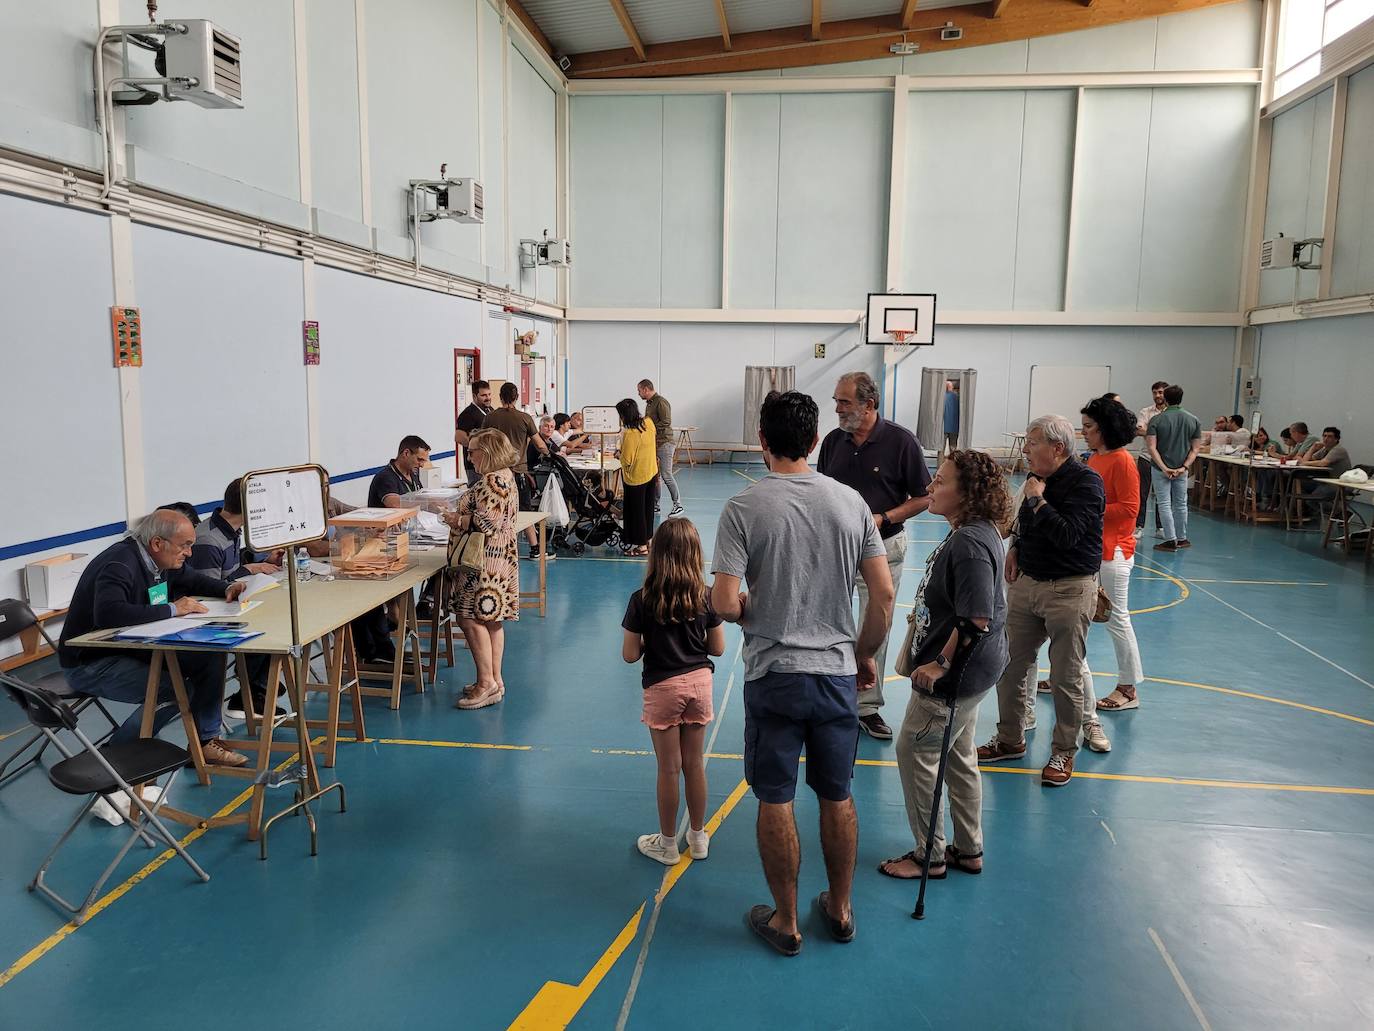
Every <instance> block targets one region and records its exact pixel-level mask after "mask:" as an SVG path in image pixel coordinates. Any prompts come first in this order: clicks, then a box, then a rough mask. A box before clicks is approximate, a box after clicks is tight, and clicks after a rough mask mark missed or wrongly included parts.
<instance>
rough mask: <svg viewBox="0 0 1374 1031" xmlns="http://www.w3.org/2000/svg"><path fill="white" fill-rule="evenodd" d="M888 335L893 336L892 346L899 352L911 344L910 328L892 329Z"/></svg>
mask: <svg viewBox="0 0 1374 1031" xmlns="http://www.w3.org/2000/svg"><path fill="white" fill-rule="evenodd" d="M887 335H888V336H889V337H891V338H892V346H893V347H895V348H897V350H898V351H899V352H901V351H905V350H906V349H907V348H908V347H910V346H911V345H910V344H908V343H907V338H909V337H910V336H911V330H909V329H890V330H888V333H887Z"/></svg>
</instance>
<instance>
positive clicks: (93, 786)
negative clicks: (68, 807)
mask: <svg viewBox="0 0 1374 1031" xmlns="http://www.w3.org/2000/svg"><path fill="white" fill-rule="evenodd" d="M0 686H3V687H4V689H5V692H6V693H7V694H8V695H9V696H10V697H11V698H13V699H14V700H15V701H16V702H17V703H18V704H19V707H20V708H21V709H23V710H24V713H25V715H26V716H28V718H29V722H30V723H32V724H33V725H34V727H36V728H37V729H38V732H39V733H40V734H42V735H43V736H44V737H45V738H47V740H48V743H50V744H52V745H55V746H56V748H57V750H58V751H59V752H61V753H62V754H63V755H64V756H66V758H64V759H63V760H62V761H61V762H59V763H57V764H55V765H54V766H53V767H52V769H50V770H48V780H50V781H51V782H52V785H53V787H55V788H57V789H58V790H59V791H63V792H66V793H67V794H69V795H89V796H90V797H89V798H87V799H86V802H85V804H84V805H82V807H81V810H80V812H78V813H77V814H76V819H74V820H73V821H72V822H71V826H69V827H68V828H67V829H66V830H65V831H64V832H63V833H62V837H60V838H58V839H57V844H56V845H54V846H53V847H52V851H51V852H49V853H48V855H47V858H45V859H44V860H43V865H42V866H40V867H39V868H38V872H37V873H36V874H34V877H33V881H32V882H31V883H30V884H29V891H39V892H42V893H43V894H44V895H45V896H47V898H48V899H49V900H51V901H52V902H54V903H56V904H57V905H59V906H61V907H62V908H63V909H65V910H66V911H67V912H68V913H71V914H72V916H73V917H74V919H75V921H76V923H78V924H80V923H83V922H84V921H85V919H86V913H87V912H88V911H89V910H90V908H91V905H92V904H93V903H94V902H95V900H96V897H97V896H98V895H99V894H100V889H101V888H103V887H104V886H105V882H106V881H107V880H109V878H110V874H112V873H114V871H115V868H116V867H117V866H119V864H120V862H122V861H123V859H124V857H125V856H126V855H128V853H129V849H130V848H132V847H133V844H134V842H135V841H142V842H143V843H144V844H145V845H147V846H148V847H149V848H157V847H158V846H159V844H161V845H166V846H169V847H170V848H172V849H173V850H175V851H176V854H177V855H179V856H181V858H182V859H183V860H185V862H186V865H187V866H189V867H190V868H191V869H192V871H194V873H195V875H196V876H197V877H199V878H200V879H201V880H202V881H208V880H209V879H210V875H209V874H208V873H206V872H205V871H204V870H202V869H201V868H200V866H199V864H197V863H196V861H195V860H194V859H192V858H191V856H190V855H189V854H188V853H187V851H186V850H185V849H184V848H182V847H181V843H180V842H179V841H177V839H176V838H175V837H173V835H172V832H171V831H169V830H168V829H167V826H166V824H164V823H163V822H162V820H160V819H159V818H158V815H157V811H158V809H160V808H161V807H162V803H163V802H164V801H165V800H166V798H167V796H168V795H169V794H170V793H171V789H172V784H173V783H174V782H175V781H176V779H177V773H178V772H180V770H181V768H182V767H183V766H184V765H185V764H186V763H187V762H188V761H189V760H190V757H191V756H190V753H189V752H187V751H186V749H184V748H182V747H181V746H180V745H175V744H173V743H172V742H170V741H163V740H162V739H160V738H141V739H139V740H136V741H121V742H119V743H118V744H112V745H103V746H98V745H96V743H95V742H94V741H92V740H91V739H90V738H89V737H87V736H86V733H85V732H84V731H83V730H82V729H81V727H80V726H78V722H77V715H76V712H75V711H74V709H73V707H72V706H70V705H67V704H65V703H64V702H63V701H62V699H60V698H59V697H57V695H55V694H53V693H52V692H51V691H46V690H43V689H42V688H37V687H32V686H30V685H28V684H25V683H24V682H23V681H21V680H19V679H17V678H16V677H14V676H12V675H11V674H8V673H0ZM61 730H66V731H68V732H70V733H71V734H72V736H73V737H75V738H76V740H77V741H78V742H80V744H81V751H78V752H72V751H70V750H68V748H67V747H66V746H65V745H64V744H63V743H62V740H61V738H59V737H58V731H61ZM168 774H170V776H169V777H168V778H167V783H166V784H165V785H164V786H163V789H162V791H161V794H160V796H159V798H158V799H157V801H156V802H154V803H153V804H152V805H151V806H150V805H148V803H147V802H145V801H144V800H143V799H142V798H141V797H140V795H139V792H137V791H135V790H134V788H133V787H132V785H134V784H144V783H147V782H149V781H152V780H154V779H155V778H157V777H162V776H165V775H168ZM121 793H122V794H123V795H124V796H125V797H127V798H128V799H129V806H130V808H129V826H130V827H131V828H133V831H132V833H131V834H130V835H129V840H128V841H126V842H125V843H124V847H123V848H121V849H120V850H119V853H118V854H117V855H116V856H115V857H114V861H113V862H111V863H110V865H109V866H107V867H106V868H105V871H104V873H102V874H101V875H100V877H99V879H98V880H97V881H96V882H95V884H94V885H93V886H92V887H91V890H90V891H89V892H88V893H87V895H86V898H85V901H83V902H82V903H81V904H80V905H79V906H74V905H72V904H71V903H70V902H68V901H67V900H66V899H64V898H63V897H62V896H61V895H59V894H58V893H57V892H55V891H54V890H53V889H52V888H49V887H48V885H47V884H46V883H45V882H44V877H45V876H46V874H47V872H48V867H49V866H51V865H52V862H53V860H54V859H55V858H57V853H58V852H59V851H60V850H61V848H62V846H63V845H65V844H66V843H67V839H68V838H70V837H71V836H72V832H73V831H75V830H76V828H77V827H78V826H79V825H80V824H81V821H82V820H84V819H85V818H86V814H87V813H89V812H90V811H91V807H92V806H94V805H95V803H96V800H97V799H101V798H105V799H109V798H110V797H111V796H114V795H118V794H121ZM135 808H136V809H137V810H138V812H139V813H142V815H143V817H144V819H146V820H147V823H146V824H141V823H140V822H139V821H138V819H137V816H136V814H135V813H134V809H135Z"/></svg>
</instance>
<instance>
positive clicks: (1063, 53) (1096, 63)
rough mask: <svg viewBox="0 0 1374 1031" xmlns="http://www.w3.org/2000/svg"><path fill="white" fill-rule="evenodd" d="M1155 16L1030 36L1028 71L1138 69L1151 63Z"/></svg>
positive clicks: (1155, 26)
mask: <svg viewBox="0 0 1374 1031" xmlns="http://www.w3.org/2000/svg"><path fill="white" fill-rule="evenodd" d="M1157 22H1158V19H1156V18H1144V19H1141V20H1140V21H1128V22H1121V23H1120V24H1117V25H1104V26H1102V27H1101V28H1097V29H1084V30H1081V31H1079V32H1065V33H1061V34H1060V35H1057V36H1040V37H1038V38H1036V39H1032V40H1030V52H1029V55H1028V57H1027V60H1026V71H1028V72H1138V71H1141V70H1143V69H1151V68H1153V67H1154V66H1155V34H1156V32H1157V31H1158V26H1157V24H1156V23H1157Z"/></svg>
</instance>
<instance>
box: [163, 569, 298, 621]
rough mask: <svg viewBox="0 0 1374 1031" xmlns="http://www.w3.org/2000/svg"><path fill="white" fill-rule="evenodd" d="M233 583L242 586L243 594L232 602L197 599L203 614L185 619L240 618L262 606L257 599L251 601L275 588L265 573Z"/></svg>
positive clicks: (193, 614)
mask: <svg viewBox="0 0 1374 1031" xmlns="http://www.w3.org/2000/svg"><path fill="white" fill-rule="evenodd" d="M234 583H241V584H243V593H242V594H240V595H239V596H238V597H237V598H235V599H234V600H233V601H224V600H222V599H218V598H197V599H196V600H197V601H199V602H200V603H201V604H202V605H204V606H205V611H204V612H193V613H191V614H190V615H189V616H187V617H185V618H187V619H232V618H233V617H235V616H241V615H243V614H244V613H245V612H247V611H249V610H250V609H255V608H257V607H258V606H259V605H261V604H262V601H261V600H260V599H259V600H257V601H254V600H253V599H254V598H255V597H256V596H257V595H260V594H262V593H263V592H265V591H270V590H271V589H272V588H273V587H276V586H277V580H276V578H274V577H271V576H268V575H267V574H266V573H254V574H253V575H252V576H246V577H244V578H243V579H242V580H235V581H234Z"/></svg>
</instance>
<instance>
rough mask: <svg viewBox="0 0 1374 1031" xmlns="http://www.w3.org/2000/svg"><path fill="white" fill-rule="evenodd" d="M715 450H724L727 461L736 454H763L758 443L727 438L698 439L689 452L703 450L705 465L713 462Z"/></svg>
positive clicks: (731, 459) (730, 460) (732, 459)
mask: <svg viewBox="0 0 1374 1031" xmlns="http://www.w3.org/2000/svg"><path fill="white" fill-rule="evenodd" d="M717 451H721V452H724V454H725V460H726V461H727V462H733V461H734V456H735V455H737V454H755V455H762V454H763V448H762V447H761V446H760V445H758V444H741V443H736V442H734V441H728V440H725V441H722V440H699V441H697V442H696V443H694V444H693V445H692V447H691V452H694V453H701V452H705V454H706V464H707V465H713V464H714V463H715V457H716V452H717Z"/></svg>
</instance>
